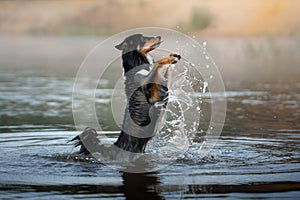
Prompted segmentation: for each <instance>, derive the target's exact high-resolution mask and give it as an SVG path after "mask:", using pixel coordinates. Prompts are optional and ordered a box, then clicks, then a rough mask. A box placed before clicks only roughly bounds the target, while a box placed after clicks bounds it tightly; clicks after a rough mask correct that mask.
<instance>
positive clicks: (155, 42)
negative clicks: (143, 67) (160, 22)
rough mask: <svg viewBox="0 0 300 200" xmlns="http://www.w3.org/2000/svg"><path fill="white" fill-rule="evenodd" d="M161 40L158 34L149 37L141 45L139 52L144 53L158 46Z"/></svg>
mask: <svg viewBox="0 0 300 200" xmlns="http://www.w3.org/2000/svg"><path fill="white" fill-rule="evenodd" d="M162 42H163V41H162V40H161V37H160V36H157V37H153V38H151V39H149V40H148V41H147V42H146V43H145V45H144V46H143V47H142V49H141V52H142V53H144V54H146V53H148V52H150V51H152V50H154V49H156V48H157V47H159V45H160V44H161V43H162Z"/></svg>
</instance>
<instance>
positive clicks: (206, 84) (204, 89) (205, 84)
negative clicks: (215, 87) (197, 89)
mask: <svg viewBox="0 0 300 200" xmlns="http://www.w3.org/2000/svg"><path fill="white" fill-rule="evenodd" d="M207 86H208V83H207V82H204V83H203V89H202V93H205V92H206V88H207Z"/></svg>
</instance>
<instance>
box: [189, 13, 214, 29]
mask: <svg viewBox="0 0 300 200" xmlns="http://www.w3.org/2000/svg"><path fill="white" fill-rule="evenodd" d="M211 22H212V14H211V12H210V11H209V10H207V9H205V8H194V9H193V10H192V13H191V19H190V28H191V30H193V31H197V30H204V29H206V28H207V27H208V26H209V25H210V24H211Z"/></svg>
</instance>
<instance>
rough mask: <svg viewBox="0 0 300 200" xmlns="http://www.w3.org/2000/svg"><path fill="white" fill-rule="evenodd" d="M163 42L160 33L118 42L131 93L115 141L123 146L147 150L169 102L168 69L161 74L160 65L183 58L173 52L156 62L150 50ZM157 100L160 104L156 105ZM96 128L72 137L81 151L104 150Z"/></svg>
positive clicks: (128, 38) (127, 149)
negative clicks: (147, 145) (119, 131)
mask: <svg viewBox="0 0 300 200" xmlns="http://www.w3.org/2000/svg"><path fill="white" fill-rule="evenodd" d="M160 43H161V38H160V37H159V36H158V37H145V36H143V35H141V34H135V35H132V36H129V37H127V38H126V39H125V40H124V41H123V42H122V43H120V44H119V45H116V48H117V49H119V50H121V51H122V65H123V70H124V77H125V92H126V96H127V105H126V108H125V115H124V120H123V125H122V130H121V133H120V135H119V137H118V139H117V141H116V142H115V143H114V145H115V146H117V147H118V148H120V149H122V150H126V151H130V152H134V153H141V152H144V151H145V147H146V144H147V143H148V141H149V140H150V139H151V138H152V137H153V135H154V134H155V130H156V126H157V124H158V122H159V121H160V117H161V116H162V114H163V110H164V108H165V107H166V105H167V102H168V88H167V72H166V73H165V74H161V72H160V69H162V68H163V67H164V66H165V65H168V64H174V63H176V62H177V61H178V60H180V55H177V54H170V56H169V57H167V58H164V59H161V60H158V61H156V62H154V61H153V58H151V57H150V56H149V52H150V51H152V50H154V49H155V48H157V47H158V46H159V44H160ZM141 72H143V73H141ZM157 103H158V105H155V104H157ZM154 105H155V106H154ZM95 132H96V131H95V130H94V129H91V128H86V129H85V131H84V132H83V133H81V134H80V135H78V136H76V137H75V138H73V139H72V141H75V146H81V149H80V151H79V153H81V154H89V153H93V152H99V151H101V147H99V146H100V145H99V142H100V141H99V140H98V139H97V137H96V135H95ZM86 142H87V143H86ZM96 143H97V144H96ZM87 144H88V145H92V146H93V145H95V147H92V148H90V147H89V149H87V148H86V147H85V146H86V145H87ZM97 145H98V146H97Z"/></svg>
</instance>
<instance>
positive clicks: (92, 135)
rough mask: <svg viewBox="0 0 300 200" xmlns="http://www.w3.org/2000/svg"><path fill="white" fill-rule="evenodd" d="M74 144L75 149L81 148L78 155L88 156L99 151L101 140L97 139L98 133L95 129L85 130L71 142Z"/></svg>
mask: <svg viewBox="0 0 300 200" xmlns="http://www.w3.org/2000/svg"><path fill="white" fill-rule="evenodd" d="M69 142H73V145H74V147H78V146H80V150H79V152H78V154H83V155H88V154H91V153H93V152H97V151H99V143H100V140H99V139H98V138H97V132H96V130H95V129H93V128H89V127H87V128H85V129H84V131H83V132H82V133H81V134H79V135H77V136H75V137H74V138H73V139H71V140H69Z"/></svg>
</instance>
